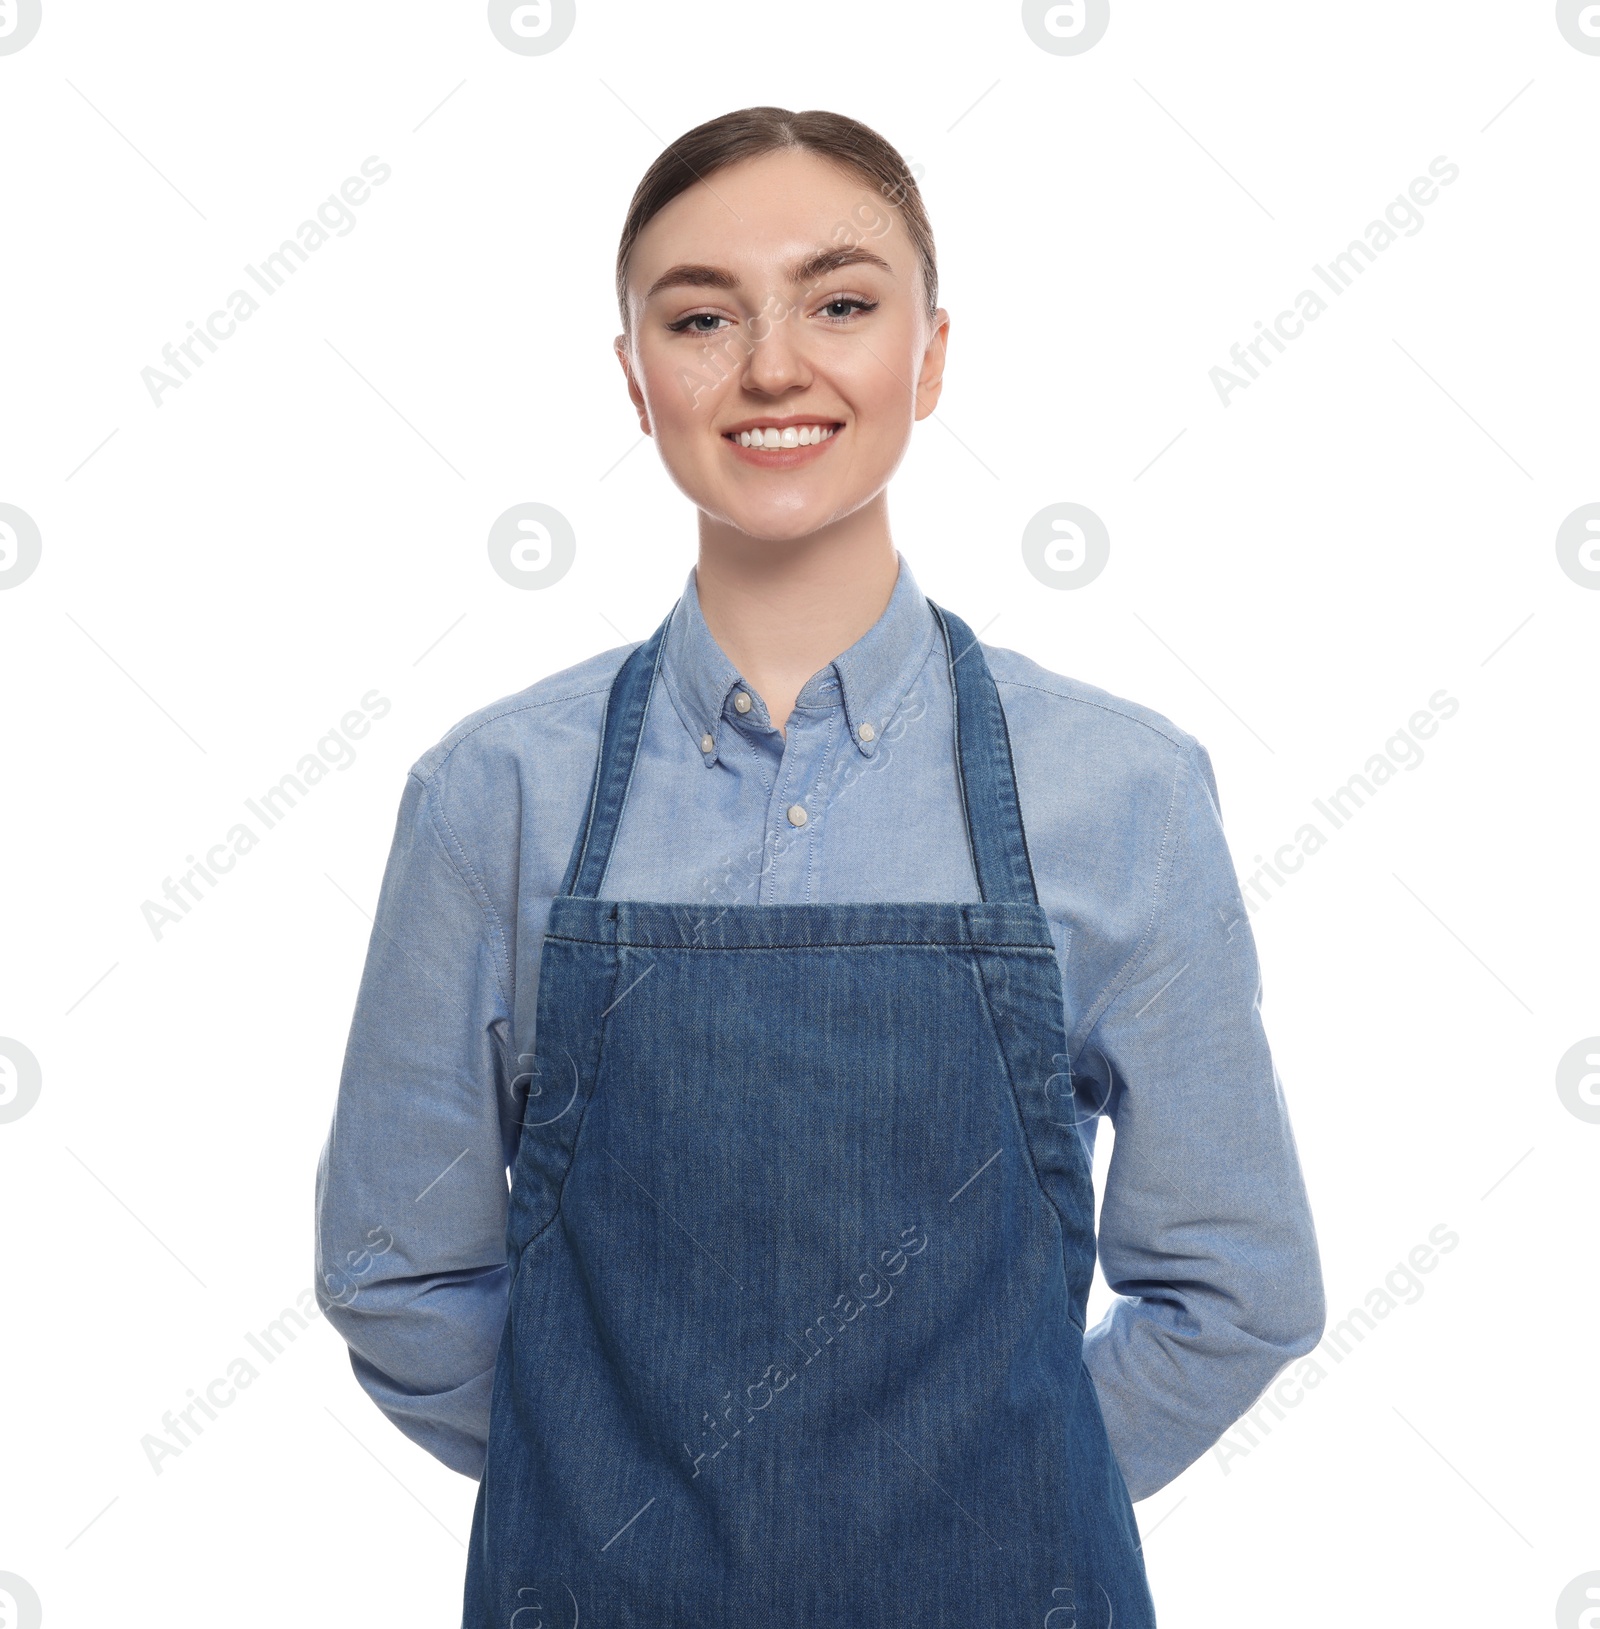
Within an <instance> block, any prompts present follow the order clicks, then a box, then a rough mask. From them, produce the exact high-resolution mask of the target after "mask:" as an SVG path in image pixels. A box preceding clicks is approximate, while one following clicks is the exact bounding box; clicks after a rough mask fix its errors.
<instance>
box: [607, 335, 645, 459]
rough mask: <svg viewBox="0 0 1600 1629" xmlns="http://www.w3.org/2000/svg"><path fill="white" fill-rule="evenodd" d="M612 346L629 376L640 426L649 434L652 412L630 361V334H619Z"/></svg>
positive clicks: (629, 386) (632, 398)
mask: <svg viewBox="0 0 1600 1629" xmlns="http://www.w3.org/2000/svg"><path fill="white" fill-rule="evenodd" d="M611 348H612V350H614V351H615V352H616V353H617V361H618V362H620V363H621V364H622V371H623V374H624V375H625V376H626V378H627V381H628V398H629V400H630V401H632V403H633V405H634V410H635V411H636V412H637V413H638V415H639V428H640V429H641V430H642V431H643V432H644V433H645V435H649V434H650V414H649V412H648V411H647V410H646V408H645V405H644V392H643V391H642V390H640V389H639V381H638V380H637V379H636V378H634V376H633V366H632V364H631V363H630V362H629V361H628V336H627V335H626V334H618V335H617V337H616V338H615V339H614V340H613V341H612V342H611Z"/></svg>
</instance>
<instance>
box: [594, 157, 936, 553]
mask: <svg viewBox="0 0 1600 1629" xmlns="http://www.w3.org/2000/svg"><path fill="white" fill-rule="evenodd" d="M922 302H923V290H922V280H921V275H920V270H919V265H918V260H917V254H916V250H915V249H914V247H913V246H912V243H911V239H910V237H909V236H908V235H907V233H906V229H905V223H904V221H903V220H902V218H901V216H900V212H899V210H898V209H896V208H895V207H894V205H893V204H892V203H891V202H890V201H889V200H888V199H886V198H885V197H883V196H882V195H881V194H880V193H879V192H878V190H877V189H876V188H875V186H874V185H873V184H872V183H870V182H868V181H865V180H863V179H861V178H860V177H858V176H856V175H854V174H852V173H849V172H846V171H844V170H841V169H839V168H837V167H836V166H834V165H833V164H830V163H828V162H827V161H825V160H823V159H821V158H818V157H817V156H816V155H815V154H814V153H810V152H806V151H795V150H788V151H783V152H777V153H769V154H765V155H763V156H762V157H760V158H755V159H747V160H745V161H743V162H741V163H739V164H735V165H731V166H729V167H728V168H726V169H721V170H717V171H716V172H715V173H714V174H712V175H710V176H708V177H707V178H706V179H705V180H704V181H701V182H697V183H696V184H695V185H694V186H692V187H690V188H689V189H688V190H687V191H685V192H682V193H680V194H679V195H678V196H677V197H676V198H674V199H673V200H672V202H671V203H670V204H668V205H667V206H666V207H665V208H664V209H662V210H660V211H659V212H658V213H657V214H656V215H655V216H654V218H653V219H652V220H651V221H650V223H649V224H648V225H647V226H646V227H645V229H644V231H643V232H642V233H640V235H639V238H638V240H637V242H636V244H635V246H634V250H633V255H632V258H631V260H630V262H629V267H628V303H629V314H630V318H631V327H632V334H631V339H630V336H624V335H619V336H618V338H617V341H616V349H617V355H618V357H619V359H620V360H621V362H622V365H623V369H624V371H625V372H626V374H627V376H628V392H629V395H630V396H631V397H632V398H633V402H634V405H635V407H636V408H637V409H638V411H639V423H640V427H641V428H642V429H643V430H644V431H645V433H646V434H647V435H653V436H654V437H655V440H656V446H657V448H658V449H659V451H660V454H661V459H662V462H663V463H665V465H666V467H667V471H668V473H669V474H670V475H671V476H672V479H673V481H674V482H675V483H676V484H677V485H678V487H679V488H680V490H682V492H683V493H684V494H685V495H686V496H687V497H688V498H689V499H690V500H691V501H692V502H694V503H695V504H696V505H698V506H699V508H700V509H701V510H703V511H704V512H705V513H706V514H707V515H709V516H711V517H712V518H714V519H715V520H718V521H721V522H723V523H725V524H727V525H729V526H733V527H735V528H737V529H738V530H739V531H741V532H744V533H746V534H748V535H749V536H752V537H759V538H771V539H777V540H785V541H787V540H790V539H795V538H801V537H805V536H807V535H808V534H810V533H812V532H814V531H817V530H818V529H819V528H821V527H823V526H826V525H828V524H829V523H830V522H832V521H836V520H840V519H842V518H843V517H844V516H846V515H848V514H851V513H852V512H853V511H855V510H856V509H859V508H860V507H861V506H862V505H863V504H865V503H867V502H869V501H870V500H871V499H873V498H874V497H876V496H877V494H878V493H879V492H881V491H882V490H883V488H884V486H885V485H886V484H887V483H888V480H889V477H890V476H891V475H893V474H894V472H895V470H896V468H897V467H898V466H899V463H900V460H901V459H902V458H903V457H904V456H905V451H906V447H907V445H908V443H909V442H910V439H911V427H912V425H913V424H914V423H915V422H916V421H917V420H918V419H921V418H925V417H926V416H927V415H928V414H929V413H931V412H932V411H933V409H934V406H935V404H936V403H937V402H938V399H939V390H940V384H941V380H942V376H943V370H944V347H945V336H946V333H947V331H948V329H949V318H948V316H947V315H946V313H945V312H944V310H943V309H942V308H941V309H940V310H939V311H938V312H937V313H936V314H935V316H934V318H933V320H932V321H930V320H929V319H928V317H927V315H926V313H925V312H924V310H923V305H922ZM757 429H759V430H762V431H777V432H778V435H777V437H776V439H777V440H778V441H779V442H780V445H779V446H778V447H777V448H769V447H767V446H765V445H764V446H762V447H755V446H742V445H741V444H740V436H739V434H738V432H740V431H753V430H757ZM785 430H787V431H788V432H789V433H788V434H787V435H785V434H784V433H783V432H784V431H785ZM830 430H831V432H832V433H831V435H829V436H827V438H826V439H823V440H817V441H813V440H812V437H813V435H814V434H815V433H817V432H819V431H821V432H825V431H830ZM746 439H747V440H748V439H755V438H754V437H746ZM760 439H762V440H763V441H764V442H765V443H770V442H772V441H773V440H774V436H773V435H772V434H770V433H769V434H766V435H764V436H763V437H761V438H760ZM791 442H792V443H797V444H795V445H785V443H791Z"/></svg>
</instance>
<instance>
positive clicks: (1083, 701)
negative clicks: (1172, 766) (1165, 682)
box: [994, 674, 1186, 750]
mask: <svg viewBox="0 0 1600 1629" xmlns="http://www.w3.org/2000/svg"><path fill="white" fill-rule="evenodd" d="M994 682H995V683H996V684H997V685H1001V686H1009V687H1010V688H1011V689H1013V690H1032V691H1035V692H1037V693H1038V694H1039V695H1041V696H1050V697H1051V698H1053V699H1054V700H1056V701H1069V702H1073V703H1075V704H1076V705H1077V706H1079V707H1094V708H1098V709H1099V711H1101V712H1102V713H1110V714H1112V715H1113V716H1114V717H1116V718H1122V719H1126V720H1127V721H1128V723H1130V724H1138V725H1141V726H1142V727H1143V728H1145V729H1147V730H1149V731H1151V732H1152V733H1153V734H1155V735H1159V736H1160V737H1161V739H1162V740H1163V741H1168V742H1170V743H1171V744H1172V745H1173V746H1174V747H1177V748H1179V749H1180V750H1181V749H1182V748H1183V747H1184V746H1185V745H1186V743H1185V741H1184V738H1183V736H1182V734H1177V735H1175V734H1173V733H1172V731H1171V730H1164V729H1162V728H1161V726H1160V725H1159V724H1152V723H1151V722H1150V720H1149V719H1147V718H1140V717H1139V716H1138V715H1137V714H1136V713H1132V712H1129V711H1128V710H1127V709H1126V708H1124V707H1111V706H1108V705H1107V704H1106V703H1105V702H1103V701H1095V700H1094V699H1093V698H1092V697H1090V696H1070V695H1066V694H1064V693H1063V692H1062V691H1060V690H1048V689H1046V688H1045V686H1044V685H1042V684H1029V683H1027V681H1026V680H1023V679H1002V678H1001V677H1000V676H999V674H996V675H995V676H994ZM1174 728H1176V726H1174Z"/></svg>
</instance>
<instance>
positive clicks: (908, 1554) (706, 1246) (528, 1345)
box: [463, 602, 1155, 1629]
mask: <svg viewBox="0 0 1600 1629" xmlns="http://www.w3.org/2000/svg"><path fill="white" fill-rule="evenodd" d="M930 603H931V602H930ZM933 610H934V614H935V618H936V620H937V622H938V624H939V628H940V632H941V634H942V636H943V639H944V645H945V652H946V658H947V661H948V662H949V671H950V677H951V685H952V693H953V696H954V699H955V709H954V710H955V718H956V747H957V751H956V761H957V765H958V769H959V779H960V784H961V793H962V805H963V810H964V813H965V816H966V822H967V831H968V837H969V841H970V845H971V850H972V861H973V867H974V871H975V874H976V877H977V881H978V885H979V889H980V892H981V894H982V901H981V903H911V904H890V903H877V904H873V903H859V904H830V905H734V906H707V905H698V904H670V903H650V902H635V901H629V900H607V899H602V898H601V897H599V890H600V887H601V885H602V883H603V881H604V878H605V874H606V865H607V861H608V859H609V857H610V853H611V845H612V841H613V839H614V838H615V836H616V832H617V826H618V823H619V820H620V818H621V815H622V809H623V803H624V800H625V798H626V796H627V792H628V785H629V782H630V779H631V777H632V773H633V763H634V755H635V752H636V750H637V747H638V744H639V737H640V733H641V730H642V728H643V724H644V716H645V709H646V706H647V705H648V703H649V701H650V697H651V694H652V690H653V687H654V680H655V673H656V669H657V666H658V665H659V661H660V656H661V648H662V641H663V636H664V634H665V632H666V628H667V623H668V622H670V620H671V615H670V613H669V615H668V618H667V619H666V620H665V621H663V623H662V624H661V626H660V628H658V629H657V630H656V632H655V633H654V634H653V635H652V636H651V638H650V639H648V640H647V641H645V643H644V644H642V645H640V646H639V647H638V648H637V649H636V650H634V651H633V652H632V654H631V655H630V656H629V657H628V659H627V660H626V661H625V662H624V663H623V665H622V667H621V669H620V670H619V672H618V674H617V676H616V679H615V682H614V683H613V685H612V688H611V692H610V696H609V699H608V701H607V704H606V713H605V724H604V728H603V731H602V738H601V745H600V753H599V761H598V764H597V766H596V772H595V778H594V782H593V785H592V788H591V793H590V802H589V808H588V814H587V818H586V820H585V822H584V825H583V829H582V830H581V831H580V832H579V833H578V836H577V840H576V842H575V844H574V847H573V852H572V859H571V862H570V864H569V866H568V869H567V875H566V878H565V880H564V881H563V884H562V889H561V893H560V894H559V895H558V896H557V897H556V898H555V899H554V901H553V902H552V905H551V910H550V919H549V927H548V931H547V934H546V938H545V943H544V950H543V961H542V965H541V969H540V975H539V988H538V1005H537V1009H536V1031H535V1036H534V1041H535V1045H536V1048H537V1051H536V1054H535V1056H534V1060H533V1061H534V1068H533V1070H532V1071H531V1073H530V1075H529V1076H528V1077H522V1078H524V1079H526V1080H527V1081H528V1082H529V1089H528V1091H527V1094H526V1097H525V1099H524V1109H523V1129H522V1132H521V1137H520V1144H519V1147H518V1151H517V1156H516V1164H515V1167H514V1170H513V1174H512V1187H511V1197H510V1217H509V1222H508V1226H507V1232H506V1250H507V1263H508V1266H509V1269H510V1273H511V1284H510V1301H509V1307H508V1311H507V1317H506V1323H505V1327H504V1331H503V1333H502V1336H501V1341H500V1347H499V1351H498V1354H497V1358H496V1364H495V1373H494V1385H493V1391H492V1401H491V1405H490V1421H489V1444H488V1457H487V1464H486V1468H485V1472H484V1476H483V1480H482V1483H481V1484H480V1486H479V1489H478V1499H477V1505H476V1508H475V1510H474V1512H473V1519H472V1540H471V1549H470V1552H469V1555H468V1561H467V1571H466V1593H465V1616H464V1618H463V1625H464V1629H588V1626H593V1629H680V1626H681V1629H691V1626H692V1629H778V1626H779V1625H782V1626H785V1629H789V1626H792V1625H795V1624H828V1625H848V1626H850V1629H906V1626H913V1625H914V1626H915V1629H1025V1626H1030V1625H1031V1626H1039V1629H1112V1625H1113V1624H1115V1626H1116V1629H1148V1626H1152V1625H1153V1624H1154V1623H1155V1615H1154V1609H1153V1607H1152V1605H1151V1601H1150V1595H1149V1590H1148V1587H1147V1585H1146V1581H1145V1572H1144V1563H1143V1559H1142V1555H1141V1551H1140V1548H1139V1534H1138V1529H1137V1526H1136V1524H1135V1522H1134V1518H1133V1510H1132V1506H1131V1504H1130V1502H1129V1498H1128V1492H1127V1488H1126V1485H1125V1484H1124V1482H1123V1479H1122V1475H1121V1472H1120V1470H1119V1468H1118V1466H1117V1464H1116V1461H1115V1459H1114V1458H1113V1457H1112V1453H1111V1449H1110V1445H1109V1443H1108V1441H1107V1438H1106V1432H1105V1426H1104V1423H1103V1421H1102V1418H1101V1414H1100V1407H1099V1403H1098V1401H1097V1399H1096V1396H1095V1391H1094V1385H1093V1382H1092V1380H1091V1379H1090V1376H1089V1373H1088V1370H1087V1369H1086V1368H1085V1366H1084V1363H1083V1356H1082V1353H1083V1332H1084V1312H1085V1303H1086V1301H1087V1298H1088V1293H1089V1283H1090V1278H1091V1275H1092V1273H1093V1270H1094V1260H1095V1237H1094V1189H1093V1182H1092V1178H1091V1171H1090V1166H1089V1161H1088V1157H1087V1154H1086V1152H1085V1149H1084V1146H1083V1143H1082V1142H1081V1141H1080V1138H1079V1135H1078V1132H1077V1130H1076V1129H1075V1122H1076V1120H1077V1119H1079V1118H1081V1116H1078V1115H1075V1114H1074V1113H1073V1112H1072V1100H1071V1090H1070V1081H1069V1077H1068V1076H1067V1075H1066V1074H1065V1073H1063V1072H1062V1070H1063V1068H1064V1065H1065V1063H1066V1052H1067V1039H1066V1033H1065V1028H1064V1021H1065V1014H1064V1011H1063V1002H1062V986H1061V971H1060V965H1059V963H1058V961H1057V959H1056V952H1055V948H1054V944H1053V941H1052V939H1051V936H1050V927H1049V923H1048V921H1047V919H1046V917H1045V913H1044V911H1043V910H1042V909H1041V908H1040V905H1039V903H1038V896H1037V894H1036V892H1035V890H1034V882H1033V871H1032V866H1031V864H1030V861H1029V858H1028V850H1027V842H1026V838H1025V836H1024V832H1023V825H1022V815H1021V810H1020V808H1019V806H1018V801H1017V790H1016V781H1015V776H1014V773H1013V769H1012V761H1011V748H1010V742H1009V738H1008V736H1007V733H1006V723H1005V715H1004V712H1003V711H1002V708H1001V703H1000V696H999V692H998V691H997V690H996V688H995V684H994V679H993V677H992V675H991V674H990V671H989V667H988V664H987V663H986V662H985V660H984V656H983V652H982V649H981V648H980V647H979V645H978V643H977V641H976V639H975V637H974V636H973V633H972V631H971V629H970V628H968V626H967V625H966V623H964V622H963V621H962V620H961V619H960V618H959V617H956V616H954V615H952V614H951V613H950V612H948V611H945V610H942V609H941V608H940V607H938V606H934V607H933ZM688 818H692V815H690V816H688Z"/></svg>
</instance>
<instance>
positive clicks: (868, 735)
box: [856, 724, 878, 741]
mask: <svg viewBox="0 0 1600 1629" xmlns="http://www.w3.org/2000/svg"><path fill="white" fill-rule="evenodd" d="M877 733H878V732H877V731H876V730H875V729H873V727H872V726H871V725H870V724H863V725H862V726H861V728H860V729H859V730H857V731H856V734H857V735H859V736H860V737H861V739H862V740H863V741H870V740H872V739H873V737H874V736H876V735H877Z"/></svg>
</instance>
